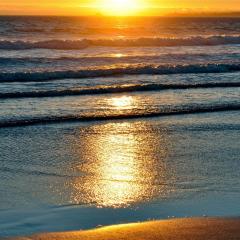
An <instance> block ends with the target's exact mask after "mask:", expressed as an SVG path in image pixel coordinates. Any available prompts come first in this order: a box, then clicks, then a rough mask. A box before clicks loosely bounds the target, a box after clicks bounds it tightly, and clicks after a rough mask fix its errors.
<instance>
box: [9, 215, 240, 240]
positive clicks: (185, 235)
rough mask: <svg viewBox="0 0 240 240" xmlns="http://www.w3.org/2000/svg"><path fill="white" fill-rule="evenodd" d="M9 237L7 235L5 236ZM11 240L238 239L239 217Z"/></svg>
mask: <svg viewBox="0 0 240 240" xmlns="http://www.w3.org/2000/svg"><path fill="white" fill-rule="evenodd" d="M5 239H6V238H5ZM8 239H9V240H10V239H11V240H49V239H52V240H53V239H57V240H63V239H64V240H72V239H74V240H78V239H79V240H95V239H96V240H111V239H114V240H128V239H130V240H158V239H159V240H161V239H163V240H171V239H174V240H185V239H186V240H190V239H191V240H203V239H206V240H207V239H211V240H237V239H240V218H179V219H169V220H159V221H150V222H142V223H130V224H121V225H112V226H107V227H101V228H95V229H92V230H84V231H71V232H59V233H41V234H36V235H32V236H29V237H16V238H8Z"/></svg>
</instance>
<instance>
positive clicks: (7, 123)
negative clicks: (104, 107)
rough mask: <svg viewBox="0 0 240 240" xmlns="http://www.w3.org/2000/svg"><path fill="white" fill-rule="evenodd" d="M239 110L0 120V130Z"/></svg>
mask: <svg viewBox="0 0 240 240" xmlns="http://www.w3.org/2000/svg"><path fill="white" fill-rule="evenodd" d="M236 110H240V104H238V103H236V104H218V105H191V106H181V107H175V108H174V107H172V108H166V109H160V110H159V111H144V112H142V111H141V112H139V113H138V112H134V113H131V114H113V115H67V116H46V117H35V118H27V119H17V120H2V121H0V128H5V127H20V126H29V125H36V124H51V123H64V122H78V121H101V120H115V119H119V120H120V119H134V118H147V117H158V116H170V115H181V114H196V113H207V112H221V111H236Z"/></svg>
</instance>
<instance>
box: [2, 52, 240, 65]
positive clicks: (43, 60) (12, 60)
mask: <svg viewBox="0 0 240 240" xmlns="http://www.w3.org/2000/svg"><path fill="white" fill-rule="evenodd" d="M223 57H224V58H225V59H226V58H232V59H237V58H240V53H227V52H224V53H220V54H218V53H215V54H208V53H187V54H186V53H168V54H165V53H163V54H158V55H136V56H121V57H116V56H114V55H113V56H81V57H74V56H60V57H0V64H2V65H6V64H12V65H13V64H26V63H33V64H36V63H38V64H49V63H58V62H63V63H65V62H66V61H69V62H86V61H91V62H93V61H101V62H104V61H105V62H107V61H108V62H111V63H114V62H121V61H135V62H136V61H151V60H154V61H157V60H158V61H162V60H169V59H170V60H178V59H181V60H183V59H203V58H204V59H205V60H206V59H209V58H210V59H216V58H219V59H222V58H223Z"/></svg>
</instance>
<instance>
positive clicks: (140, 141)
mask: <svg viewBox="0 0 240 240" xmlns="http://www.w3.org/2000/svg"><path fill="white" fill-rule="evenodd" d="M107 104H109V107H112V108H113V110H114V111H116V110H118V111H121V110H123V109H126V108H128V109H131V107H133V106H134V105H137V101H136V99H135V98H134V97H133V96H125V95H122V96H119V97H115V96H114V97H110V98H109V99H108V102H107ZM68 142H69V144H70V145H69V148H68V149H69V152H70V154H71V155H72V156H75V157H74V159H75V160H74V162H70V163H69V166H66V169H67V168H68V169H70V171H71V172H75V173H76V177H73V178H68V179H67V182H66V183H65V184H64V186H61V188H62V189H60V190H59V191H58V192H60V194H61V195H63V196H65V197H67V198H68V200H67V201H69V202H71V203H73V204H82V203H84V204H93V205H95V206H97V207H112V208H119V207H128V206H132V205H134V204H137V203H140V202H145V201H148V200H151V199H153V198H154V197H155V196H161V197H162V198H164V197H166V196H168V195H169V193H170V192H171V191H172V190H173V188H172V185H171V184H172V182H173V179H174V171H173V169H171V167H169V166H168V162H167V156H168V153H169V146H170V144H169V139H168V135H167V134H166V133H164V132H161V131H155V130H154V129H152V126H151V124H148V122H145V121H120V122H109V123H103V124H100V123H99V124H92V125H88V126H85V127H80V128H79V130H78V132H76V134H74V136H72V137H71V138H69V139H68ZM169 183H170V184H169Z"/></svg>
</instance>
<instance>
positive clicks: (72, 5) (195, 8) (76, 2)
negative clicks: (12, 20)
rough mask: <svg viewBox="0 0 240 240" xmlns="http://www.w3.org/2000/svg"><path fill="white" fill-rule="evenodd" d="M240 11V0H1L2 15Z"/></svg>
mask: <svg viewBox="0 0 240 240" xmlns="http://www.w3.org/2000/svg"><path fill="white" fill-rule="evenodd" d="M175 11H177V12H219V11H225V12H226V11H240V0H68V1H66V0H40V1H36V0H21V1H20V0H1V1H0V15H4V14H11V15H29V14H30V15H96V14H103V15H114V16H115V15H162V14H165V13H168V12H175Z"/></svg>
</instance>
